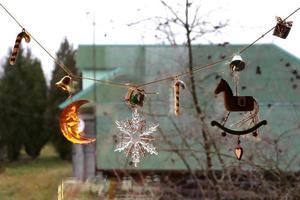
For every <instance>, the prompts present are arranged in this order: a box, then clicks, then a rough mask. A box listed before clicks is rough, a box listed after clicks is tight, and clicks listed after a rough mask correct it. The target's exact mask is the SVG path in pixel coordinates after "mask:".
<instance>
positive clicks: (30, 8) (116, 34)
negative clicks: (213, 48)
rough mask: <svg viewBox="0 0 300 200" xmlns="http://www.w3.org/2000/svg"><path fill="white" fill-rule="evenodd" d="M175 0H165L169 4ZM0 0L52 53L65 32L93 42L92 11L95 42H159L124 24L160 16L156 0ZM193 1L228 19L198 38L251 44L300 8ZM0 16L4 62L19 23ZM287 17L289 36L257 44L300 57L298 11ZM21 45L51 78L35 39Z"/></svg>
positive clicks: (291, 0) (254, 0) (288, 0)
mask: <svg viewBox="0 0 300 200" xmlns="http://www.w3.org/2000/svg"><path fill="white" fill-rule="evenodd" d="M175 1H176V0H166V2H172V3H173V4H174V2H175ZM0 2H1V3H2V4H3V5H4V6H5V7H6V8H7V9H8V10H9V11H10V12H11V13H12V14H13V15H14V16H15V17H16V18H17V19H18V20H19V22H20V23H21V24H22V25H23V26H24V27H25V28H26V29H27V30H28V32H30V33H31V34H32V35H33V36H34V37H35V38H36V39H37V40H38V41H39V42H40V43H41V44H42V45H44V47H45V48H46V49H47V50H48V51H49V52H50V53H51V54H53V55H55V53H56V51H57V50H58V48H59V45H60V43H61V42H62V40H63V39H64V38H65V37H67V38H68V40H69V41H70V42H71V43H72V44H73V45H74V47H75V48H77V46H78V44H92V41H93V26H92V23H93V16H95V21H96V25H95V29H96V44H160V43H162V41H160V40H157V39H155V37H154V34H155V32H153V31H151V26H149V25H147V23H144V24H142V25H139V26H134V27H128V26H127V25H126V24H128V23H131V22H135V21H138V20H140V19H144V18H147V17H154V16H164V15H165V13H166V9H165V8H164V7H163V6H162V4H161V3H160V1H159V0H151V1H150V0H127V1H125V0H109V1H107V0H106V1H103V0H84V1H80V0H78V1H67V0H51V1H37V0H35V1H34V0H26V1H20V0H1V1H0ZM176 2H185V1H184V0H180V1H176ZM194 2H195V4H196V3H197V4H201V7H200V12H201V13H203V15H204V16H205V17H207V19H209V20H211V21H213V22H214V21H215V22H217V21H223V20H229V25H228V26H227V27H226V28H225V29H224V30H223V32H222V34H214V35H211V36H209V37H206V38H203V39H202V40H200V42H202V43H205V42H207V40H211V41H214V42H225V41H227V42H230V43H241V44H248V43H251V42H253V41H254V40H255V39H256V38H258V37H259V36H260V35H261V34H263V33H264V32H266V31H267V30H268V29H270V28H271V27H272V26H274V25H275V24H276V21H275V16H281V17H282V18H284V17H286V16H287V15H288V14H289V13H291V12H292V11H294V10H295V9H297V8H299V7H300V1H299V0H285V1H279V0H277V1H267V0H248V1H243V0H200V1H194ZM175 9H176V5H175ZM211 11H212V12H211ZM87 12H89V13H90V14H87ZM208 13H209V16H208V15H207V14H208ZM0 15H1V17H0V24H1V37H0V44H1V45H0V58H1V60H0V61H1V64H2V63H3V59H4V58H3V57H4V56H6V55H7V52H8V49H9V48H10V47H12V46H13V45H14V41H15V38H16V35H17V34H18V33H19V32H20V31H21V28H20V27H19V26H18V25H17V24H16V23H15V22H14V21H13V19H12V18H10V17H9V15H7V13H5V11H4V10H3V9H2V8H1V7H0ZM289 21H293V22H294V23H293V27H292V30H291V32H290V34H289V36H288V38H287V39H285V40H284V39H280V38H277V37H274V36H273V35H272V33H270V34H268V35H267V36H266V37H264V38H263V39H262V40H260V43H274V44H276V45H278V46H280V47H281V48H283V49H285V50H286V51H288V52H290V53H291V54H293V55H295V56H297V57H299V58H300V48H299V45H300V39H299V37H300V11H299V12H297V13H296V14H294V15H293V16H292V17H291V18H289ZM22 44H25V42H23V43H22ZM25 46H28V47H30V48H31V49H32V51H33V54H34V56H36V57H38V58H39V59H41V60H42V65H43V68H44V73H45V75H46V76H47V78H48V79H49V78H50V76H51V71H52V70H53V66H54V63H53V61H52V60H51V58H50V57H49V56H48V55H47V54H46V53H45V52H44V51H43V50H42V49H41V48H40V47H39V46H38V45H37V44H36V43H35V42H33V41H32V42H30V43H29V44H25Z"/></svg>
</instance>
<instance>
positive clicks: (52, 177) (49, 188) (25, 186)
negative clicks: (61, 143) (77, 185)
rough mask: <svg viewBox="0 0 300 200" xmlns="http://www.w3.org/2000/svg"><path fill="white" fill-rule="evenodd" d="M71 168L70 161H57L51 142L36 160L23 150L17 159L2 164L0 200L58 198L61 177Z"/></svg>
mask: <svg viewBox="0 0 300 200" xmlns="http://www.w3.org/2000/svg"><path fill="white" fill-rule="evenodd" d="M71 171H72V165H71V163H70V162H66V161H62V160H60V159H59V157H58V155H57V154H56V153H55V151H54V149H53V147H52V146H51V145H46V146H45V147H44V149H43V150H42V152H41V155H40V156H39V157H38V158H37V159H35V160H32V159H30V158H28V157H27V156H25V154H24V153H23V154H22V157H21V159H20V161H17V162H12V163H5V164H4V170H1V172H0V199H1V200H19V199H26V200H44V199H45V200H51V199H57V187H58V185H59V184H60V183H61V180H62V179H64V178H66V177H70V176H71V173H72V172H71Z"/></svg>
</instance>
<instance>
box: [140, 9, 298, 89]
mask: <svg viewBox="0 0 300 200" xmlns="http://www.w3.org/2000/svg"><path fill="white" fill-rule="evenodd" d="M299 10H300V7H299V8H297V9H296V10H295V11H293V12H292V13H291V14H289V15H288V16H287V17H286V18H284V20H287V19H288V18H289V17H291V16H292V15H293V14H295V13H296V12H298V11H299ZM274 28H275V26H273V27H272V28H271V29H269V30H268V31H266V32H265V33H264V34H262V35H261V36H260V37H258V38H257V39H256V40H254V41H253V42H252V43H251V44H249V45H247V46H246V47H244V48H243V49H241V50H240V51H239V52H238V54H242V53H244V52H245V51H246V50H248V49H249V48H251V47H252V46H253V45H254V44H255V43H257V42H258V41H259V40H260V39H262V38H263V37H264V36H265V35H267V34H268V33H270V32H271V31H272V30H273V29H274ZM232 58H233V56H229V57H226V58H224V59H220V60H217V61H215V62H212V63H209V64H206V65H203V66H199V67H198V68H194V69H193V70H192V71H193V72H198V71H202V70H204V69H207V68H209V67H212V66H214V65H216V64H219V63H222V62H225V61H228V60H229V59H232ZM187 74H190V72H189V71H187V72H184V73H181V74H177V75H172V76H169V77H165V78H162V79H158V80H154V81H150V82H148V83H144V84H141V85H139V87H143V86H146V85H150V84H153V83H158V82H162V81H166V80H170V79H171V80H172V79H174V77H180V76H184V75H187Z"/></svg>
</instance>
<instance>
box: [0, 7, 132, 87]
mask: <svg viewBox="0 0 300 200" xmlns="http://www.w3.org/2000/svg"><path fill="white" fill-rule="evenodd" d="M0 6H1V7H2V8H3V9H4V10H5V12H6V13H7V14H8V15H9V16H10V17H11V18H12V19H13V20H14V21H15V22H16V23H17V24H18V26H20V27H21V28H22V30H26V29H25V27H24V26H22V24H21V23H20V22H19V21H18V20H17V19H16V18H15V17H14V16H13V15H12V14H11V13H10V12H9V11H8V10H7V9H6V8H5V6H3V4H2V3H1V2H0ZM26 33H27V34H28V35H29V36H30V37H31V38H32V40H34V41H35V42H36V43H37V44H38V46H40V47H41V48H42V49H43V50H44V51H45V52H46V53H47V54H48V56H50V58H51V59H52V60H53V61H54V62H55V63H56V64H57V65H58V66H59V67H60V68H61V69H62V70H63V71H64V72H65V73H66V74H68V75H69V76H71V77H72V78H74V79H87V80H94V81H96V82H100V83H102V84H108V85H113V86H122V87H129V86H130V84H124V83H117V82H112V81H104V80H97V79H94V78H89V77H82V76H78V75H74V74H73V73H72V71H71V70H70V69H69V68H68V67H67V66H65V65H64V64H63V63H61V62H60V61H59V60H58V59H56V58H55V57H54V56H53V55H52V54H51V53H50V52H49V51H48V50H47V49H46V48H45V47H44V46H43V45H42V44H41V43H40V42H39V41H38V40H37V39H35V37H34V36H33V35H32V34H31V33H29V32H28V31H27V30H26Z"/></svg>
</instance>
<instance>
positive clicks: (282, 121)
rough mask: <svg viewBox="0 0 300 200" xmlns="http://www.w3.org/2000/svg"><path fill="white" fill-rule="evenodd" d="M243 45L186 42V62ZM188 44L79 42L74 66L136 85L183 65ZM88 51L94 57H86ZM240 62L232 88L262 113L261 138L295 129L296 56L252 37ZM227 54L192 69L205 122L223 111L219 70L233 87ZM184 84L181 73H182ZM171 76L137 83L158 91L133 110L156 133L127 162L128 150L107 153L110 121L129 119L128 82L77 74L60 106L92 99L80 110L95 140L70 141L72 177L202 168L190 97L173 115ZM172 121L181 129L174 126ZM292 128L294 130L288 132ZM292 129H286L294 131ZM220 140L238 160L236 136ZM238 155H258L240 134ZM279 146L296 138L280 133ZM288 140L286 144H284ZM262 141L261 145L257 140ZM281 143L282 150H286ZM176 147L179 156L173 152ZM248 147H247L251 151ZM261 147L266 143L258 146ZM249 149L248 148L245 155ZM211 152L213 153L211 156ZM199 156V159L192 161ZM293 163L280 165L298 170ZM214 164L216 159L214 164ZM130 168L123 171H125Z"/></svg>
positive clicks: (298, 115)
mask: <svg viewBox="0 0 300 200" xmlns="http://www.w3.org/2000/svg"><path fill="white" fill-rule="evenodd" d="M245 46H246V45H196V46H193V62H194V66H195V68H197V67H201V66H205V65H206V64H208V63H212V62H214V61H217V60H220V59H224V58H227V56H231V55H233V54H235V53H237V52H239V50H241V49H242V48H243V47H245ZM187 53H188V52H187V48H186V47H184V46H176V47H173V46H162V45H143V46H141V45H96V46H94V47H93V46H92V45H80V46H79V47H78V51H77V57H76V67H77V68H78V69H79V70H80V71H81V73H82V76H84V77H90V78H93V77H96V79H99V80H104V81H106V80H107V81H113V82H120V83H131V84H132V83H134V84H140V83H145V82H149V81H153V80H157V79H160V78H163V77H168V76H172V75H176V74H178V73H181V72H185V71H186V70H187V68H186V67H187V63H188V62H187ZM93 54H94V55H95V57H93ZM242 57H243V59H244V61H245V62H246V68H245V70H243V71H241V72H240V82H239V86H238V88H239V94H240V95H248V96H254V97H255V98H256V99H257V101H258V103H259V105H260V118H261V119H266V120H268V126H266V127H263V128H262V129H261V131H260V132H261V133H260V134H261V135H262V137H269V136H268V134H272V135H270V137H274V136H279V135H280V134H281V133H283V132H284V131H291V132H293V131H292V130H291V129H293V128H297V127H298V125H299V119H300V112H299V106H300V91H299V90H300V73H299V74H298V68H299V64H300V60H299V59H298V58H296V57H294V56H293V55H291V54H289V53H288V52H286V51H284V50H283V49H281V48H279V47H277V46H276V45H274V44H258V45H254V46H253V47H252V48H250V49H248V50H247V51H245V52H244V53H243V54H242ZM229 62H230V60H228V61H227V62H221V63H219V64H216V65H214V66H213V67H208V68H207V69H205V70H199V71H197V72H195V81H196V84H197V87H198V89H197V91H198V96H199V100H200V104H201V106H202V108H203V110H204V113H205V117H206V120H207V124H210V123H209V122H210V121H211V120H218V121H221V119H222V117H223V116H224V110H225V108H224V104H223V98H222V97H221V96H222V95H220V97H217V98H216V97H215V96H214V89H215V87H216V85H217V84H218V82H219V81H220V77H222V78H224V79H225V80H227V81H228V82H229V83H230V85H231V87H232V88H233V82H232V76H231V74H230V70H229V66H228V64H229ZM182 79H183V80H184V81H185V82H186V83H187V84H188V85H189V78H188V77H187V76H185V77H183V78H182ZM171 83H172V80H167V81H163V82H159V83H154V84H151V85H149V86H147V87H145V88H144V89H145V90H146V92H150V93H151V92H159V95H147V96H146V100H145V103H144V106H143V107H142V108H141V109H139V111H140V113H141V114H142V115H143V116H144V117H145V118H146V120H147V122H158V123H159V124H160V126H159V127H160V130H161V131H157V132H156V133H155V136H157V140H156V141H154V142H153V143H154V145H155V146H156V147H157V150H158V152H159V155H158V156H156V155H146V157H143V158H141V162H140V163H139V165H138V167H137V168H135V167H134V166H133V165H132V162H131V157H128V158H126V157H125V155H124V154H123V153H119V152H114V149H115V146H116V144H117V142H118V141H116V139H117V137H116V136H117V134H118V132H119V130H118V129H117V128H116V125H115V121H116V120H125V119H131V109H130V108H128V106H127V105H126V104H125V103H124V96H125V94H126V92H127V89H126V88H124V87H119V86H115V85H109V84H101V83H97V82H94V81H91V80H85V79H83V82H82V91H81V92H79V93H77V94H76V95H75V96H73V98H72V99H68V100H67V101H65V102H64V103H63V104H61V106H60V107H61V108H63V107H65V106H66V105H67V104H68V103H70V101H73V100H76V99H88V100H91V103H90V104H89V105H87V107H85V108H83V109H82V118H83V119H84V121H85V132H86V133H88V136H93V135H96V137H97V141H96V142H95V143H93V144H90V145H86V146H82V145H74V159H73V166H74V176H75V177H78V178H80V179H82V180H85V179H87V178H90V177H94V176H96V175H101V176H103V177H107V176H114V175H116V174H118V175H120V176H124V177H127V176H128V175H131V176H139V174H140V173H142V174H143V175H145V176H147V175H148V176H150V177H151V178H152V179H154V177H157V176H158V177H160V178H162V177H161V175H164V176H165V175H166V174H170V177H179V176H181V175H182V174H187V176H188V170H187V165H186V163H188V165H189V167H190V169H191V170H196V171H201V170H203V169H204V167H205V165H204V163H205V162H206V160H205V155H204V154H203V155H202V154H197V155H199V156H197V158H196V159H195V157H194V155H193V153H195V152H196V153H197V152H203V147H202V146H201V141H199V140H195V137H196V138H197V139H199V138H201V133H200V132H199V130H198V132H197V130H196V129H195V127H196V124H197V123H198V121H197V119H195V118H194V117H193V113H194V109H193V106H192V100H191V99H192V97H191V94H190V92H189V90H188V89H186V90H184V91H182V93H181V94H182V98H181V104H182V115H181V116H179V117H175V116H174V115H173V114H172V111H170V104H172V103H171V99H172V97H171V96H172V89H171V88H172V87H171ZM174 124H177V126H178V127H180V129H181V131H182V132H178V129H177V128H178V127H176V126H174ZM209 128H211V130H212V133H215V136H214V137H216V138H218V139H219V140H223V137H221V136H220V134H218V133H220V131H218V130H217V129H216V128H212V127H209ZM293 133H294V132H293ZM293 133H291V134H293ZM230 140H232V142H228V143H227V145H222V146H221V149H220V150H221V152H222V153H224V154H227V155H229V157H228V159H227V160H226V162H227V163H229V165H233V166H237V165H238V164H237V161H236V159H235V158H234V157H233V152H232V151H229V150H228V149H230V148H234V147H235V146H234V145H235V144H236V139H234V138H232V139H230ZM242 142H243V143H242V144H243V147H244V151H245V152H244V156H245V158H246V159H250V157H251V156H253V155H254V157H255V155H258V154H259V150H258V149H257V148H256V146H253V145H258V146H259V145H260V147H261V146H263V145H261V144H256V143H255V144H252V143H254V142H253V141H248V142H247V141H245V142H244V141H242ZM283 144H286V145H287V146H283V147H282V148H283V150H282V151H285V150H286V154H285V156H286V158H288V157H292V156H294V155H295V153H297V151H299V146H300V139H299V138H298V140H294V139H291V138H286V140H284V142H283ZM288 147H293V148H288ZM261 148H263V147H261ZM285 148H286V149H285ZM175 149H180V150H182V152H184V153H183V154H182V156H183V157H184V159H182V157H181V158H180V157H179V156H178V154H176V152H175V151H174V150H175ZM250 149H251V150H250ZM264 151H266V152H267V151H268V149H264ZM250 154H251V155H250ZM213 159H214V158H213ZM199 163H202V165H201V164H199ZM299 167H300V162H298V165H292V166H289V167H288V168H286V170H299ZM216 169H218V165H216ZM128 173H130V174H128Z"/></svg>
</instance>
